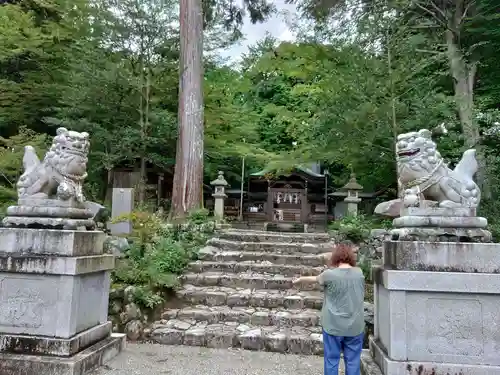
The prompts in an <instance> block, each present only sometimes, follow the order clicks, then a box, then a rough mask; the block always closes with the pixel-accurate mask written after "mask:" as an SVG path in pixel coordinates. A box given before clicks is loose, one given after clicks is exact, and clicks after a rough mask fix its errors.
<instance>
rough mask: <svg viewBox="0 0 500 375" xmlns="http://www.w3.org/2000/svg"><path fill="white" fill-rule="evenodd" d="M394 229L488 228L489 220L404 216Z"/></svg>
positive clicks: (481, 218) (471, 217) (397, 220)
mask: <svg viewBox="0 0 500 375" xmlns="http://www.w3.org/2000/svg"><path fill="white" fill-rule="evenodd" d="M392 225H393V226H394V228H405V227H431V228H486V227H487V226H488V220H486V218H484V217H477V216H469V217H466V216H430V215H429V216H424V215H421V216H402V217H398V218H397V219H394V220H393V222H392Z"/></svg>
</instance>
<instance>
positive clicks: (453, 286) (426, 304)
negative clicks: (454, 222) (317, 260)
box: [362, 241, 500, 375]
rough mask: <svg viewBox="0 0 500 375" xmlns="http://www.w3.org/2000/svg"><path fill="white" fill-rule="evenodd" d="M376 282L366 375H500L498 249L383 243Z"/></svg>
mask: <svg viewBox="0 0 500 375" xmlns="http://www.w3.org/2000/svg"><path fill="white" fill-rule="evenodd" d="M374 277H375V288H374V298H375V332H374V337H372V338H371V339H370V354H371V355H370V356H367V355H364V356H363V360H362V365H363V373H364V374H376V373H378V371H379V370H381V372H382V374H384V375H409V374H415V375H417V374H419V375H423V374H436V375H437V374H464V375H465V374H467V375H486V374H488V375H500V355H499V353H500V334H499V331H500V244H493V243H461V242H425V241H388V242H386V243H385V244H384V266H383V267H378V268H376V269H375V270H374ZM375 365H377V366H375Z"/></svg>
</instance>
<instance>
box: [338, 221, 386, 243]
mask: <svg viewBox="0 0 500 375" xmlns="http://www.w3.org/2000/svg"><path fill="white" fill-rule="evenodd" d="M377 228H380V223H379V222H377V221H376V220H374V219H373V218H369V217H367V216H365V215H363V214H358V215H356V216H353V215H346V216H344V217H343V218H342V219H340V220H336V221H333V222H331V223H330V225H329V226H328V230H329V231H332V232H334V235H335V236H336V237H340V238H339V239H341V240H342V239H343V240H348V241H352V242H354V243H360V242H362V241H363V240H365V239H367V238H368V236H369V234H370V230H372V229H377Z"/></svg>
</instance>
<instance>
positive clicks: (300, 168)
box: [250, 165, 325, 178]
mask: <svg viewBox="0 0 500 375" xmlns="http://www.w3.org/2000/svg"><path fill="white" fill-rule="evenodd" d="M295 171H297V172H302V173H304V174H306V175H308V176H310V177H314V178H324V177H325V175H324V174H321V173H316V172H314V171H313V170H312V169H309V168H307V167H303V166H301V165H298V166H296V167H294V168H292V169H290V170H289V171H279V172H278V171H276V170H272V169H263V170H261V171H259V172H255V173H251V174H250V176H253V177H261V176H264V175H266V174H267V173H274V172H278V173H279V174H280V175H282V176H288V175H291V174H292V173H293V172H295Z"/></svg>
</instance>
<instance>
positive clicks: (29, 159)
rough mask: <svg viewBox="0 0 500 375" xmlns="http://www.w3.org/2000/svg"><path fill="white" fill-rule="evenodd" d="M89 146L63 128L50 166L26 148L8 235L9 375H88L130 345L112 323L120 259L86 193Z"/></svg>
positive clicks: (5, 362) (5, 318) (0, 275)
mask: <svg viewBox="0 0 500 375" xmlns="http://www.w3.org/2000/svg"><path fill="white" fill-rule="evenodd" d="M89 145H90V144H89V135H88V134H87V133H78V132H74V131H68V130H67V129H64V128H60V129H58V130H57V136H56V137H54V140H53V143H52V146H51V148H50V150H49V151H48V152H47V154H46V155H45V158H44V159H43V161H40V160H39V159H38V157H37V156H36V153H35V150H34V149H33V148H32V147H30V146H27V147H26V149H25V155H24V159H23V164H24V173H23V174H22V176H21V177H20V179H19V181H18V183H17V191H18V205H17V206H13V207H9V208H8V210H7V216H6V217H5V218H4V220H3V226H4V227H3V228H0V374H2V375H14V374H15V375H19V374H23V375H24V374H26V375H28V374H50V375H83V374H86V373H88V372H89V371H91V370H93V369H94V368H96V367H97V366H99V365H100V364H102V363H103V362H105V361H107V360H108V359H110V358H111V357H113V356H114V355H116V354H117V353H118V352H119V351H120V350H121V349H122V348H123V346H124V344H125V338H124V335H118V334H112V333H111V323H110V322H108V321H107V315H108V314H107V313H108V294H109V287H110V271H111V270H112V269H113V267H114V257H113V256H112V255H106V254H104V253H103V242H104V237H105V234H104V233H103V232H101V231H96V230H94V227H95V223H94V221H93V219H92V217H93V215H94V214H93V212H92V211H91V210H90V209H88V208H87V206H86V204H85V203H86V202H85V198H84V196H83V193H82V184H83V181H84V179H85V177H86V175H87V174H86V165H87V155H88V151H89Z"/></svg>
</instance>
